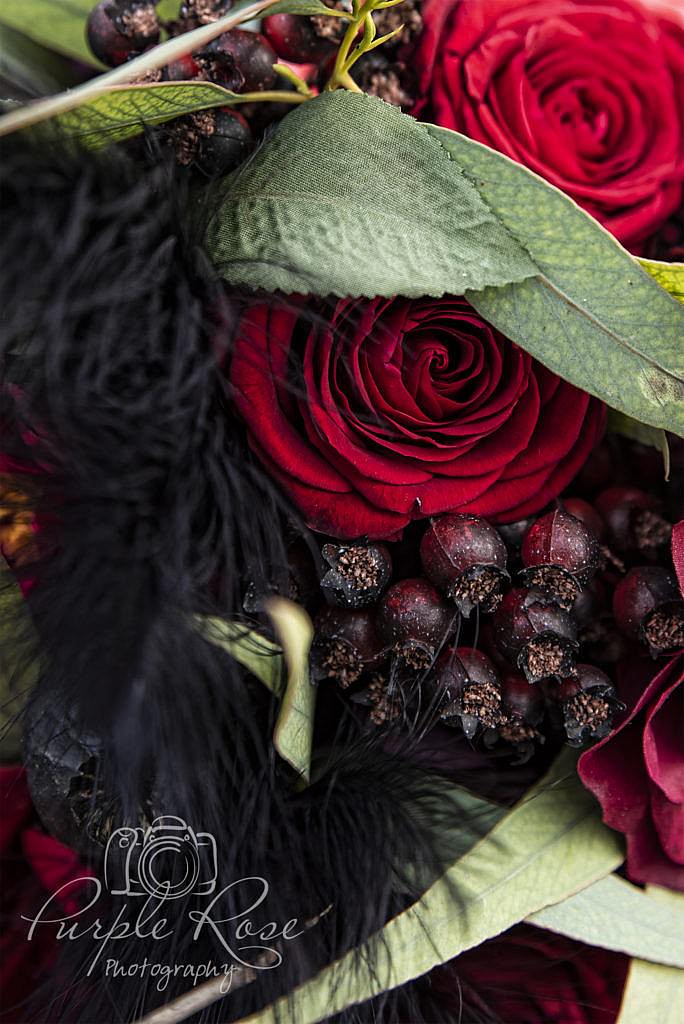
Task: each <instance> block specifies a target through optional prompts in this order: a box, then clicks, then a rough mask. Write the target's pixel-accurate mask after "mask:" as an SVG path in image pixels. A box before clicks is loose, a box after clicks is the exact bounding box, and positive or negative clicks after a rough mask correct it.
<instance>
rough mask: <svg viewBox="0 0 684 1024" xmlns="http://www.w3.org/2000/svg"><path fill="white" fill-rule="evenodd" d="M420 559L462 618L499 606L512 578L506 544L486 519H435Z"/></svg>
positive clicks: (423, 542) (424, 538) (468, 517)
mask: <svg viewBox="0 0 684 1024" xmlns="http://www.w3.org/2000/svg"><path fill="white" fill-rule="evenodd" d="M420 559H421V562H422V563H423V570H424V572H425V575H426V576H427V578H428V579H429V580H430V581H431V582H432V583H434V584H435V586H436V587H438V588H439V589H440V590H441V591H442V593H444V594H446V596H447V597H448V598H449V599H450V600H451V601H453V602H454V603H455V604H456V607H457V608H458V610H459V611H460V612H461V614H462V615H469V614H470V612H471V611H472V610H473V608H475V607H477V606H479V607H480V608H481V609H482V610H483V611H492V610H493V609H494V608H496V606H497V605H498V604H499V602H500V600H501V588H502V586H503V584H504V582H505V581H506V580H507V579H508V573H507V572H506V545H505V544H504V542H503V541H502V540H501V537H500V536H499V534H498V533H497V531H496V530H495V529H494V527H493V526H491V525H490V524H489V523H488V522H486V520H484V519H480V518H479V517H478V516H470V515H458V514H452V515H446V516H440V518H439V519H434V520H433V521H432V522H431V523H430V525H429V527H428V528H427V530H426V531H425V533H424V535H423V539H422V541H421V544H420Z"/></svg>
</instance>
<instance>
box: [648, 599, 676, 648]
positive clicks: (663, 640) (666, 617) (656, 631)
mask: <svg viewBox="0 0 684 1024" xmlns="http://www.w3.org/2000/svg"><path fill="white" fill-rule="evenodd" d="M644 635H645V637H646V639H647V640H648V642H649V644H650V645H651V647H653V648H654V649H655V650H657V651H673V650H676V649H677V648H678V647H684V603H682V604H672V605H669V606H668V607H666V608H657V609H656V610H655V611H654V612H652V614H651V615H649V617H648V619H647V620H646V622H645V623H644Z"/></svg>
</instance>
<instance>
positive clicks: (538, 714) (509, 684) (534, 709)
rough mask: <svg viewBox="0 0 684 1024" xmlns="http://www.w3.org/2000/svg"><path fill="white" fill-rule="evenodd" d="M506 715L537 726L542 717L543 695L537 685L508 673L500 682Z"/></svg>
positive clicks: (522, 677)
mask: <svg viewBox="0 0 684 1024" xmlns="http://www.w3.org/2000/svg"><path fill="white" fill-rule="evenodd" d="M501 692H502V696H503V703H504V710H505V712H506V714H507V715H509V716H514V717H516V718H520V719H522V721H524V722H527V723H529V724H530V725H538V724H539V722H540V721H541V720H542V718H543V716H544V694H543V693H542V689H541V686H540V685H539V683H528V681H527V679H525V677H524V676H518V675H513V674H512V673H508V674H507V675H505V676H504V678H503V680H502V682H501Z"/></svg>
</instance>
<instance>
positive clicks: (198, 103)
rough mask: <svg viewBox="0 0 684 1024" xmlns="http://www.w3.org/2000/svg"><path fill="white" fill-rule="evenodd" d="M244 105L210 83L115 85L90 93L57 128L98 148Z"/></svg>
mask: <svg viewBox="0 0 684 1024" xmlns="http://www.w3.org/2000/svg"><path fill="white" fill-rule="evenodd" d="M236 102H237V103H240V102H244V99H243V98H241V97H239V96H238V95H237V93H234V92H230V91H229V90H228V89H224V88H223V87H222V86H220V85H214V84H212V83H210V82H185V83H179V82H159V83H156V84H154V85H115V86H112V87H111V88H110V89H104V90H102V91H101V92H99V93H95V92H93V93H92V94H91V95H90V96H89V98H88V100H87V102H86V103H83V104H82V105H81V106H80V107H78V108H77V109H76V110H70V111H67V112H66V113H64V114H59V115H58V116H57V117H55V118H54V119H53V120H52V121H51V122H50V123H51V124H57V125H58V126H59V128H60V131H61V132H62V133H63V134H64V135H65V136H66V137H68V138H71V139H74V140H75V141H78V142H80V143H83V144H84V145H87V146H90V147H93V148H97V147H100V146H105V145H108V144H109V143H111V142H120V141H121V140H122V139H126V138H129V137H131V136H133V135H138V134H139V133H140V132H141V131H143V130H144V127H145V125H156V124H163V123H164V122H165V121H171V120H173V118H175V117H180V116H181V115H183V114H188V113H191V112H192V111H194V110H207V109H209V108H210V107H225V106H228V105H230V104H233V103H236Z"/></svg>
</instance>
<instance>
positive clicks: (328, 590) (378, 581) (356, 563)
mask: <svg viewBox="0 0 684 1024" xmlns="http://www.w3.org/2000/svg"><path fill="white" fill-rule="evenodd" d="M323 557H324V558H325V560H326V562H327V563H328V565H329V566H330V569H329V570H328V572H326V574H325V576H324V577H323V579H322V580H321V587H322V588H323V590H324V592H325V594H326V597H328V598H329V600H330V603H331V604H339V605H344V606H345V607H347V608H364V607H366V606H367V605H370V604H375V602H376V601H377V599H378V598H379V597H380V595H381V594H382V592H383V591H384V590H385V588H386V587H387V584H388V583H389V581H390V577H391V575H392V558H391V556H390V553H389V551H388V550H387V548H386V547H385V545H384V544H348V545H342V546H338V545H337V544H324V545H323Z"/></svg>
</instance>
